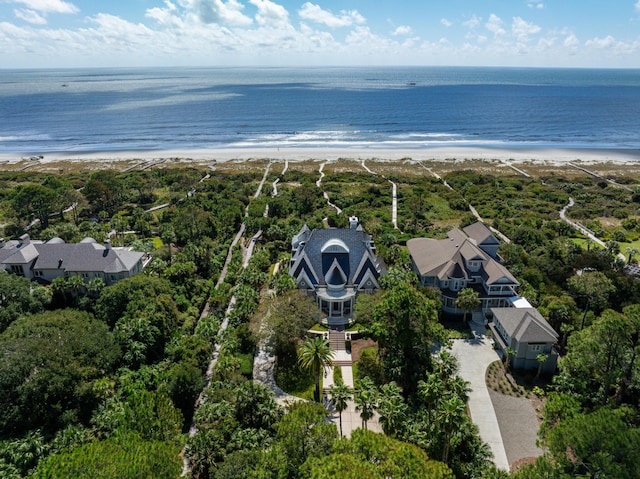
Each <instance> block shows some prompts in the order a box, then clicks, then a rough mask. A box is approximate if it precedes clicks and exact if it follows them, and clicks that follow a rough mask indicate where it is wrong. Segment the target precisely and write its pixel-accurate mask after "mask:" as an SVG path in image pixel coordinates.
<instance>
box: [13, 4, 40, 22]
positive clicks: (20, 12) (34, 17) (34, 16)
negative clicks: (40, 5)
mask: <svg viewBox="0 0 640 479" xmlns="http://www.w3.org/2000/svg"><path fill="white" fill-rule="evenodd" d="M13 14H14V15H15V16H16V17H18V18H19V19H21V20H24V21H25V22H28V23H31V24H33V25H45V24H46V23H47V19H46V18H44V17H43V16H42V15H40V14H39V13H38V12H36V11H35V10H29V9H27V8H20V9H15V10H14V11H13Z"/></svg>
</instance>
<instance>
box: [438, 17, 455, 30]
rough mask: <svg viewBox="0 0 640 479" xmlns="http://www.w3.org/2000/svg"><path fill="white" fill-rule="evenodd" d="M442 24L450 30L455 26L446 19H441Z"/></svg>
mask: <svg viewBox="0 0 640 479" xmlns="http://www.w3.org/2000/svg"><path fill="white" fill-rule="evenodd" d="M440 23H441V24H442V25H444V26H445V27H447V28H449V27H450V26H451V25H453V22H451V21H449V20H447V19H446V18H441V19H440Z"/></svg>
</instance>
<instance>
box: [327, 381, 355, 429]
mask: <svg viewBox="0 0 640 479" xmlns="http://www.w3.org/2000/svg"><path fill="white" fill-rule="evenodd" d="M329 394H330V395H331V402H332V403H333V407H335V408H336V411H338V415H339V416H340V436H342V411H344V410H345V409H347V406H348V403H347V401H349V400H350V399H351V388H349V386H347V385H346V384H345V383H343V382H342V381H338V382H337V383H336V384H334V385H333V386H331V388H330V389H329Z"/></svg>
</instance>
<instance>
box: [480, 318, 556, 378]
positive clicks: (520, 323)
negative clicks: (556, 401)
mask: <svg viewBox="0 0 640 479" xmlns="http://www.w3.org/2000/svg"><path fill="white" fill-rule="evenodd" d="M491 312H492V313H493V322H492V323H489V328H490V329H491V332H492V333H493V339H494V341H495V343H496V345H497V347H498V348H499V349H500V350H501V351H502V352H503V354H506V349H507V348H511V349H513V350H514V351H515V354H514V355H513V357H512V358H511V363H512V365H513V367H515V368H520V369H537V368H538V365H539V363H538V359H537V357H538V355H539V354H546V355H547V356H548V358H547V361H546V362H545V363H544V365H543V367H542V371H545V372H554V371H555V369H556V364H557V360H558V352H557V351H556V350H555V348H554V345H555V343H556V342H557V341H558V333H556V332H555V331H554V329H553V328H552V327H551V325H550V324H549V323H548V322H547V320H546V319H544V317H543V316H542V315H541V314H540V313H539V312H538V310H537V309H535V308H532V307H524V308H519V307H512V308H492V309H491Z"/></svg>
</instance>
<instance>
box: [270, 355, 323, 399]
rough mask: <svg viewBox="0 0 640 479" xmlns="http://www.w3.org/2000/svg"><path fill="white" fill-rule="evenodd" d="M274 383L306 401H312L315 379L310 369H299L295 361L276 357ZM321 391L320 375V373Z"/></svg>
mask: <svg viewBox="0 0 640 479" xmlns="http://www.w3.org/2000/svg"><path fill="white" fill-rule="evenodd" d="M275 378H276V384H277V385H278V386H279V387H280V388H281V389H282V390H283V391H285V392H287V393H289V394H291V395H293V396H296V397H299V398H302V399H306V400H308V401H313V393H314V391H315V387H316V385H315V379H314V377H313V372H312V371H305V370H301V369H300V368H299V367H298V364H297V363H296V362H295V361H291V360H286V359H284V360H281V359H280V358H279V359H278V363H277V365H276V370H275ZM320 391H322V375H320Z"/></svg>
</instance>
